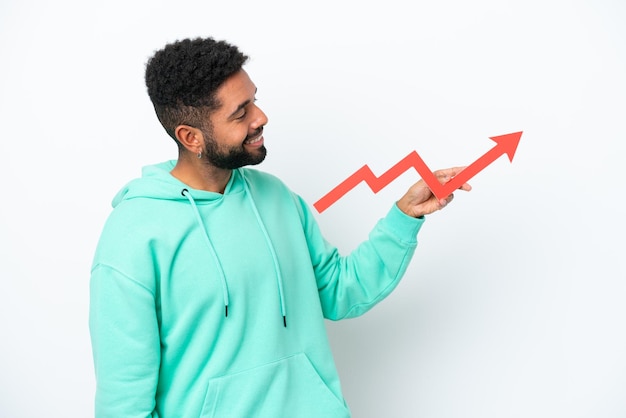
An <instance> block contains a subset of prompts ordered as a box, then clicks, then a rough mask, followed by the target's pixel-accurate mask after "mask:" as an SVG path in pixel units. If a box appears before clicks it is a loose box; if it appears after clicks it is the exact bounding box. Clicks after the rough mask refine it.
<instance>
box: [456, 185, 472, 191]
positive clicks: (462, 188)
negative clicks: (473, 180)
mask: <svg viewBox="0 0 626 418" xmlns="http://www.w3.org/2000/svg"><path fill="white" fill-rule="evenodd" d="M459 190H464V191H466V192H469V191H470V190H472V186H471V185H470V184H469V183H464V184H462V185H461V187H459Z"/></svg>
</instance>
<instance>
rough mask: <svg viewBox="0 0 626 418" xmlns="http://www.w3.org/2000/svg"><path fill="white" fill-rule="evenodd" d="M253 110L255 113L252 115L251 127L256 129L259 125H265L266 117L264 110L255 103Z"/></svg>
mask: <svg viewBox="0 0 626 418" xmlns="http://www.w3.org/2000/svg"><path fill="white" fill-rule="evenodd" d="M254 111H255V115H254V120H253V122H252V126H251V128H252V129H257V128H260V127H261V126H265V125H267V122H268V119H267V115H266V114H265V112H263V111H262V110H261V108H260V107H259V106H257V105H256V104H255V105H254Z"/></svg>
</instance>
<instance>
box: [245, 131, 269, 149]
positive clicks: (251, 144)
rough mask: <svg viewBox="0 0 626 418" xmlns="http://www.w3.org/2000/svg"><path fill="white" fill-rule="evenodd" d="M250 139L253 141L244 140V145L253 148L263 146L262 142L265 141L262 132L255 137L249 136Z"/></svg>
mask: <svg viewBox="0 0 626 418" xmlns="http://www.w3.org/2000/svg"><path fill="white" fill-rule="evenodd" d="M251 139H252V141H255V142H246V143H244V145H245V146H247V147H253V148H258V147H261V146H263V143H264V142H265V138H263V134H261V135H259V136H257V137H256V138H251Z"/></svg>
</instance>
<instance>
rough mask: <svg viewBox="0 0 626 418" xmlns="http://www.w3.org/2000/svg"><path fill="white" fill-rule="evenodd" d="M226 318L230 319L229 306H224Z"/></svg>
mask: <svg viewBox="0 0 626 418" xmlns="http://www.w3.org/2000/svg"><path fill="white" fill-rule="evenodd" d="M224 316H225V317H228V305H224Z"/></svg>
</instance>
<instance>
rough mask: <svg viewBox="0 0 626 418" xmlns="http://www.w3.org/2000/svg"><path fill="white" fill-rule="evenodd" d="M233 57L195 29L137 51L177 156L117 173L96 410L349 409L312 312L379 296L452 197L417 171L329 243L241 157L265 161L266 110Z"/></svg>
mask: <svg viewBox="0 0 626 418" xmlns="http://www.w3.org/2000/svg"><path fill="white" fill-rule="evenodd" d="M246 60H247V57H246V56H245V55H243V54H242V53H241V52H240V51H239V50H238V49H237V47H235V46H233V45H230V44H228V43H226V42H223V41H220V42H217V41H215V40H213V39H211V38H207V39H193V40H191V39H186V40H182V41H177V42H174V43H172V44H169V45H167V46H165V47H164V48H163V49H162V50H160V51H157V52H156V53H155V54H154V56H153V57H152V58H151V59H150V60H149V61H148V64H147V67H146V84H147V87H148V94H149V96H150V99H151V100H152V103H153V104H154V108H155V111H156V114H157V116H158V118H159V120H160V122H161V124H162V125H163V127H164V128H165V130H166V131H167V133H168V134H169V135H170V136H171V137H172V138H173V139H174V140H175V141H176V144H177V145H178V151H179V152H178V159H177V160H175V161H168V162H164V163H161V164H157V165H154V166H149V167H145V168H144V169H143V175H142V177H141V178H139V179H136V180H133V181H131V182H130V183H128V184H127V185H126V186H125V187H124V188H123V189H122V190H121V191H120V192H119V193H118V194H117V196H116V197H115V198H114V200H113V206H114V210H113V211H112V213H111V214H110V217H109V219H108V220H107V222H106V225H105V226H104V229H103V231H102V236H101V238H100V242H99V244H98V248H97V251H96V254H95V259H94V263H93V268H92V272H91V304H90V331H91V338H92V346H93V355H94V363H95V370H96V380H97V391H96V405H95V408H96V416H97V417H115V418H122V417H157V416H158V417H161V418H169V417H246V418H249V417H271V418H280V417H289V418H294V417H315V418H322V417H337V418H339V417H349V416H350V412H349V409H348V407H347V405H346V403H345V401H344V398H343V396H342V393H341V388H340V384H339V379H338V376H337V371H336V369H335V365H334V362H333V358H332V354H331V350H330V347H329V343H328V340H327V336H326V331H325V326H324V318H327V319H331V320H339V319H343V318H350V317H355V316H358V315H361V314H363V313H364V312H366V311H367V310H368V309H370V308H371V307H372V306H374V305H375V304H376V303H378V302H379V301H380V300H382V299H383V298H384V297H385V296H387V295H388V294H389V293H390V292H391V291H392V290H393V289H394V288H395V286H396V285H397V284H398V281H399V280H400V278H401V277H402V275H403V274H404V272H405V270H406V267H407V265H408V263H409V261H410V259H411V256H412V254H413V252H414V249H415V247H416V245H417V242H416V235H417V232H418V231H419V229H420V227H421V225H422V223H423V222H424V215H426V214H429V213H432V212H434V211H436V210H439V209H441V208H443V207H444V206H445V205H446V204H447V203H448V202H449V201H450V200H451V199H452V196H449V197H448V198H447V199H445V200H438V199H437V198H436V197H435V196H433V195H432V193H431V192H430V190H429V189H428V188H427V187H426V185H425V184H424V182H423V181H419V182H418V183H416V184H415V185H414V186H412V187H411V188H410V190H409V191H408V192H407V193H406V194H405V195H404V196H403V197H402V198H401V199H400V200H399V201H398V202H396V203H395V204H394V205H393V206H392V207H391V209H390V211H389V213H388V214H387V216H386V217H385V218H383V219H381V220H380V221H379V222H378V223H377V225H376V226H375V227H374V229H373V230H372V232H371V233H370V236H369V239H368V240H367V241H365V242H363V243H362V244H361V245H360V246H359V247H358V248H357V249H355V250H354V251H353V252H352V253H351V254H350V255H348V256H341V255H339V254H338V252H337V250H336V249H335V248H334V247H332V246H331V245H329V244H328V243H327V242H326V241H325V240H324V238H323V237H322V235H321V233H320V231H319V229H318V226H317V224H316V222H315V219H314V217H313V215H312V213H311V211H310V209H309V207H308V205H307V204H306V203H305V202H304V201H303V200H302V199H301V198H300V197H299V196H298V195H297V194H295V193H293V192H292V191H290V190H289V189H287V187H285V185H284V184H283V183H282V182H281V181H280V180H278V179H277V178H275V177H273V176H271V175H269V174H266V173H263V172H261V171H258V170H254V169H251V168H244V167H245V166H248V165H255V164H258V163H260V162H261V161H263V159H264V158H265V153H266V149H265V145H264V137H263V127H264V126H265V124H267V121H268V119H267V116H266V115H265V113H263V111H262V110H261V109H260V108H259V107H258V106H257V105H256V104H255V94H256V86H255V85H254V83H253V82H252V81H251V79H250V77H249V76H248V74H247V73H246V72H245V71H244V70H243V65H244V63H245V62H246ZM458 171H460V169H459V168H452V169H447V170H440V171H438V172H436V175H437V177H438V178H439V180H440V181H441V182H442V183H443V182H445V181H447V180H449V179H450V178H451V177H452V176H454V175H455V174H456V173H457V172H458ZM462 189H464V190H469V189H470V187H469V185H467V184H466V185H463V187H462Z"/></svg>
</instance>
